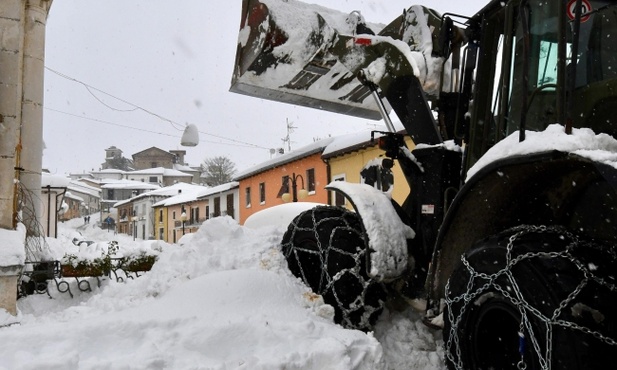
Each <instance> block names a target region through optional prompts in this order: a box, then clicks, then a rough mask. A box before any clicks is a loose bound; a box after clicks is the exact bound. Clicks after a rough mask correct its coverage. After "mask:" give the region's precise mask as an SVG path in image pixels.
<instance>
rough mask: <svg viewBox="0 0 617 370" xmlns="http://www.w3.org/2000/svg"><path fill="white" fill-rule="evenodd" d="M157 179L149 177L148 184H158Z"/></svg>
mask: <svg viewBox="0 0 617 370" xmlns="http://www.w3.org/2000/svg"><path fill="white" fill-rule="evenodd" d="M158 182H159V179H158V178H157V177H156V176H150V183H152V184H158Z"/></svg>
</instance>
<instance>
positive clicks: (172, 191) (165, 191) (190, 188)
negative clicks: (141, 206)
mask: <svg viewBox="0 0 617 370" xmlns="http://www.w3.org/2000/svg"><path fill="white" fill-rule="evenodd" d="M204 189H206V187H205V186H201V185H193V184H187V183H184V182H179V183H177V184H173V185H171V186H166V187H164V188H160V189H156V190H152V191H148V192H146V193H142V194H139V195H137V196H135V197H133V198H130V199H126V200H122V201H119V202H117V203H115V204H114V207H119V206H122V205H124V204H128V203H132V202H134V201H136V200H139V199H142V198H148V197H173V196H176V195H179V194H183V193H185V192H189V193H193V192H196V191H203V190H204Z"/></svg>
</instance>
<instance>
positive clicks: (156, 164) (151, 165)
mask: <svg viewBox="0 0 617 370" xmlns="http://www.w3.org/2000/svg"><path fill="white" fill-rule="evenodd" d="M158 166H159V165H158V163H156V162H151V163H150V168H156V167H158Z"/></svg>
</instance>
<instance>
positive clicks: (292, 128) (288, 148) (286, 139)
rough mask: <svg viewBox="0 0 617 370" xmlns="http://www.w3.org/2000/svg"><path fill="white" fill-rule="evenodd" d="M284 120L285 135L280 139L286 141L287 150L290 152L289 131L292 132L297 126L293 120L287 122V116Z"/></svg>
mask: <svg viewBox="0 0 617 370" xmlns="http://www.w3.org/2000/svg"><path fill="white" fill-rule="evenodd" d="M285 121H286V122H287V136H285V137H284V138H282V139H281V140H283V142H284V143H287V151H288V152H291V133H292V132H294V129H295V128H297V127H296V126H294V125H293V122H289V119H288V118H285Z"/></svg>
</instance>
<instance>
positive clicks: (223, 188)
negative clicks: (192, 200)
mask: <svg viewBox="0 0 617 370" xmlns="http://www.w3.org/2000/svg"><path fill="white" fill-rule="evenodd" d="M238 186H240V183H239V182H237V181H232V182H228V183H226V184H221V185H217V186H213V187H211V188H208V189H206V190H204V191H203V192H201V193H199V194H198V195H197V198H205V197H208V196H210V195H214V194H219V193H222V192H225V191H229V190H232V189H235V188H237V187H238Z"/></svg>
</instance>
